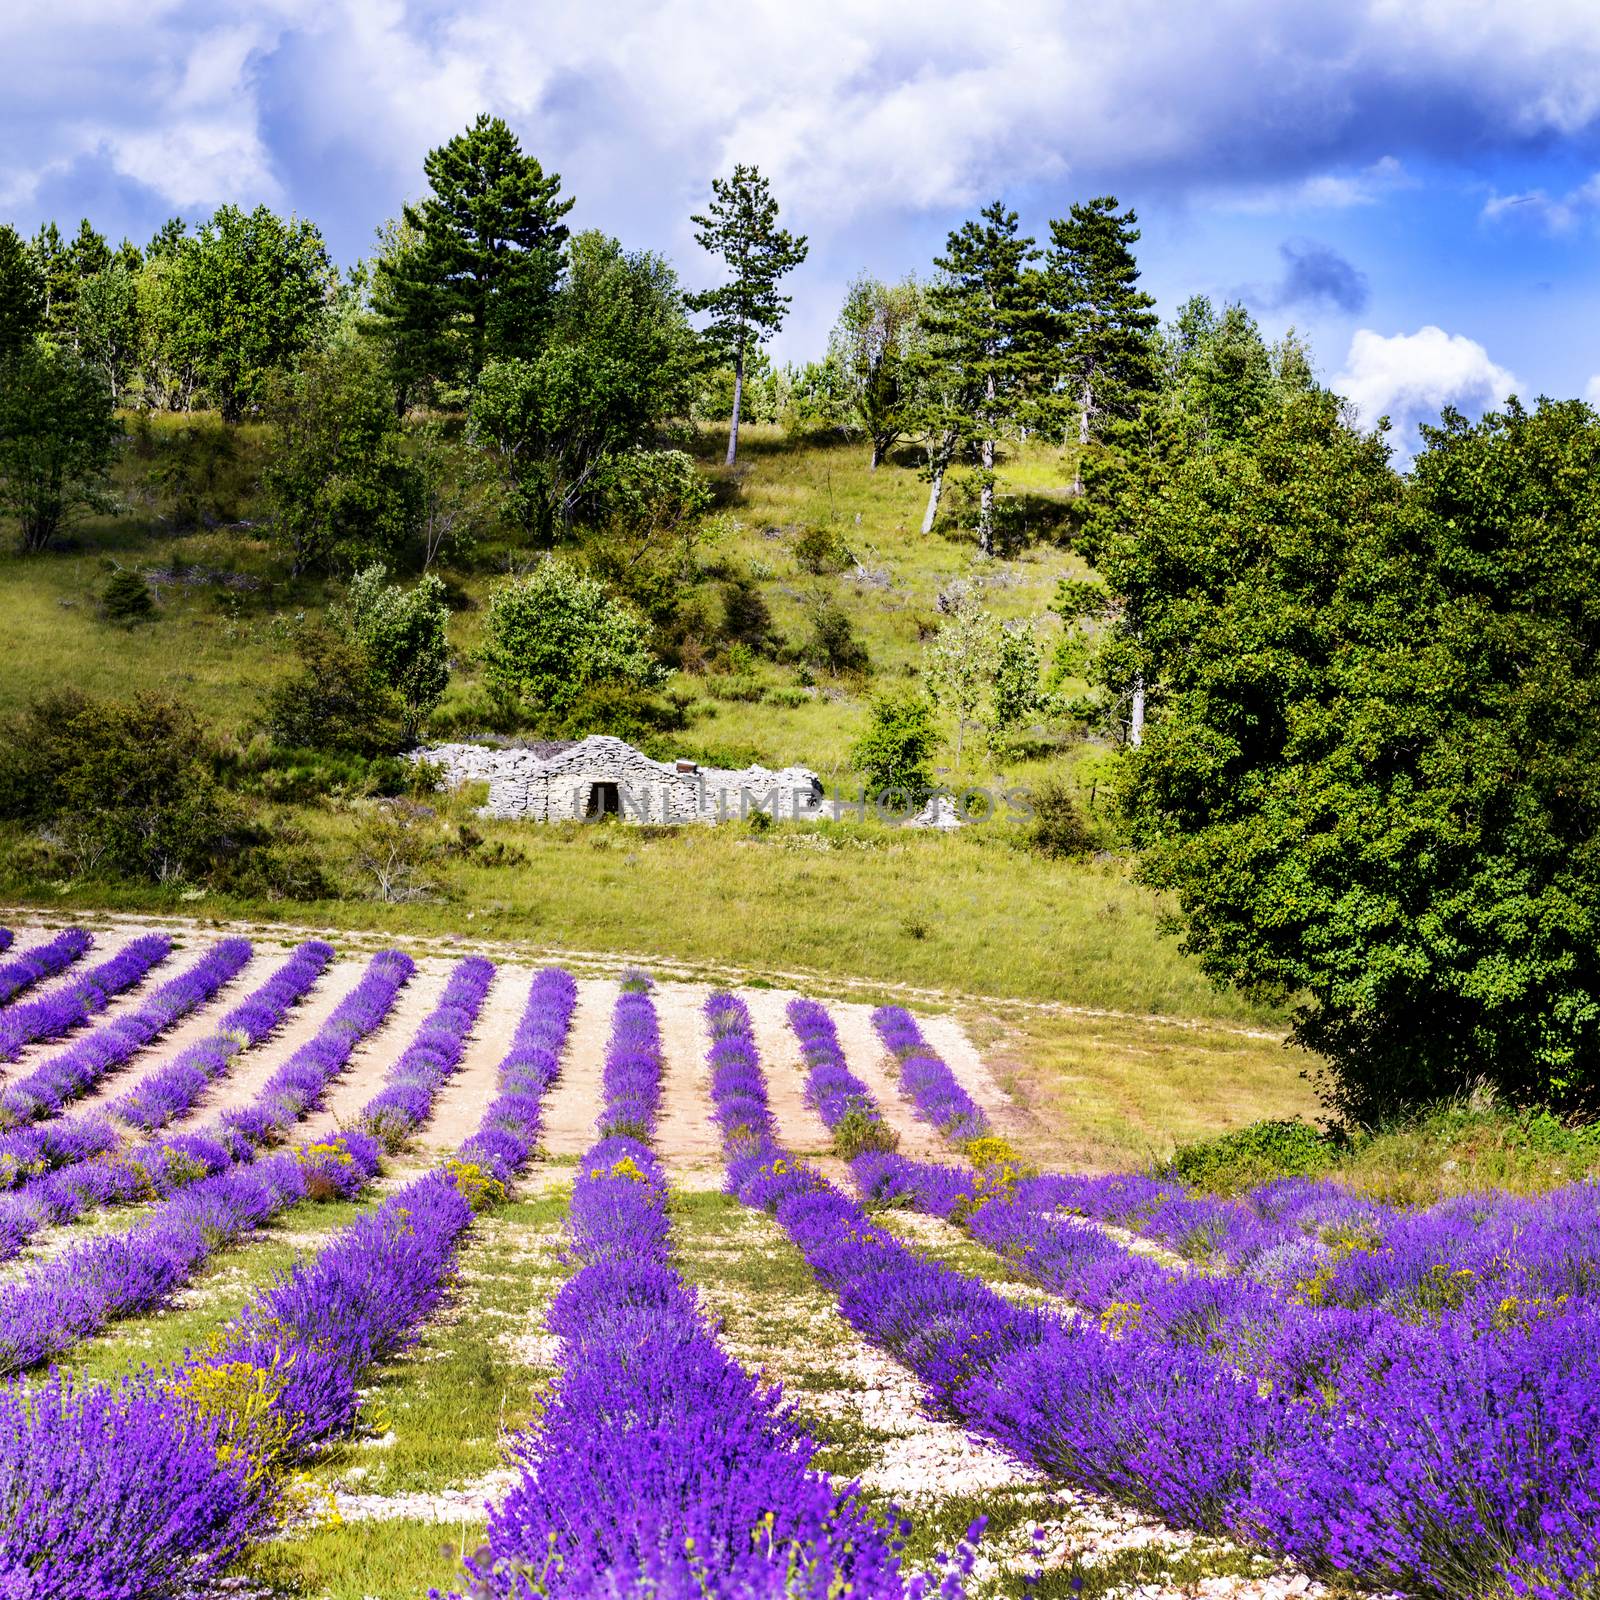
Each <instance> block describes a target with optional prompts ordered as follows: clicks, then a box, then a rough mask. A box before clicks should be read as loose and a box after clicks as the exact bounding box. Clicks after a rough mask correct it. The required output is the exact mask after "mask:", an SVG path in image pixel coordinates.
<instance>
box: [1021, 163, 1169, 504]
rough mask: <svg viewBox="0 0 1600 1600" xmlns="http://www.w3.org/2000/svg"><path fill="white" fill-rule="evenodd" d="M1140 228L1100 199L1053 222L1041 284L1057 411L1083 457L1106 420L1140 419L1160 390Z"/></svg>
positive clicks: (1151, 301) (1129, 214)
mask: <svg viewBox="0 0 1600 1600" xmlns="http://www.w3.org/2000/svg"><path fill="white" fill-rule="evenodd" d="M1137 223H1138V218H1137V217H1136V216H1135V215H1134V213H1133V212H1132V211H1124V212H1120V213H1119V212H1118V210H1117V202H1116V200H1115V198H1113V197H1112V196H1110V195H1102V196H1100V197H1099V198H1098V199H1095V200H1089V201H1086V202H1083V203H1080V204H1075V205H1074V206H1073V207H1072V209H1071V210H1070V211H1069V212H1068V214H1067V215H1066V216H1065V217H1060V218H1057V219H1055V220H1054V221H1052V222H1051V224H1050V247H1049V249H1048V250H1047V251H1046V252H1045V257H1044V265H1043V269H1042V272H1041V276H1040V284H1041V288H1042V291H1043V296H1044V303H1045V310H1046V313H1047V315H1048V318H1049V327H1048V335H1049V338H1050V340H1051V342H1052V344H1053V346H1054V351H1053V360H1052V362H1051V366H1052V367H1053V369H1054V370H1053V373H1052V376H1054V377H1055V378H1056V380H1057V383H1058V384H1059V388H1058V389H1057V390H1056V391H1055V393H1054V395H1053V399H1054V401H1055V406H1054V409H1056V410H1061V409H1065V410H1066V411H1067V412H1068V414H1069V416H1074V419H1075V420H1076V422H1077V435H1078V446H1079V450H1080V452H1081V451H1084V450H1087V449H1088V447H1089V443H1090V440H1091V439H1094V438H1098V437H1099V436H1100V433H1101V431H1102V428H1103V424H1104V422H1105V421H1106V420H1108V419H1113V418H1120V419H1128V418H1131V417H1134V416H1136V415H1137V414H1138V411H1139V408H1140V407H1141V406H1142V405H1144V404H1145V403H1146V402H1148V401H1149V400H1150V399H1151V398H1152V397H1153V395H1154V393H1155V390H1156V386H1157V367H1156V343H1155V331H1156V315H1155V311H1154V309H1153V307H1154V306H1155V300H1154V299H1153V298H1152V297H1151V296H1150V295H1148V294H1146V293H1145V292H1144V291H1143V290H1142V289H1141V288H1140V287H1139V264H1138V262H1137V260H1136V259H1135V257H1134V253H1133V247H1134V245H1135V244H1137V243H1138V240H1139V229H1138V226H1137ZM1081 486H1082V479H1081V477H1080V479H1079V487H1080V488H1081Z"/></svg>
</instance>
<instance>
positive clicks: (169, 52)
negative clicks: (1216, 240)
mask: <svg viewBox="0 0 1600 1600" xmlns="http://www.w3.org/2000/svg"><path fill="white" fill-rule="evenodd" d="M122 10H123V8H120V7H118V6H116V5H114V4H112V3H111V0H61V3H58V4H53V5H51V6H49V7H25V6H16V7H10V8H5V12H4V14H0V58H3V59H5V60H6V61H7V64H8V65H7V83H8V96H7V98H8V101H10V102H11V105H10V108H9V109H7V110H0V192H3V193H16V192H18V189H19V187H20V188H24V189H25V188H26V187H27V186H28V182H29V176H30V175H31V174H37V173H39V172H41V171H42V170H43V169H45V168H46V167H47V166H49V165H50V164H51V163H55V162H59V161H61V160H62V159H68V160H71V159H76V158H87V157H90V156H93V155H95V154H96V153H104V154H105V155H106V156H107V157H108V158H109V160H110V161H111V163H112V164H113V166H114V168H115V170H116V171H117V172H119V173H122V174H124V175H126V176H129V177H132V178H135V179H137V180H138V181H140V182H142V183H146V184H149V185H150V186H151V187H153V188H155V189H157V190H158V191H160V192H161V193H163V194H165V195H167V196H168V197H169V198H170V199H172V200H174V201H179V200H182V201H184V202H185V203H188V202H190V201H192V200H193V199H195V198H198V197H200V196H201V195H202V194H205V193H209V194H211V195H213V196H215V197H218V198H220V197H224V196H226V195H230V194H231V195H238V194H240V193H242V192H243V191H245V190H247V189H250V188H251V187H255V188H257V189H267V188H270V187H271V185H272V184H274V183H277V184H279V185H280V186H286V184H285V173H284V172H283V170H282V164H283V157H282V155H281V152H279V150H278V144H277V138H276V137H275V136H277V135H280V134H281V132H282V130H283V129H289V130H291V131H292V134H293V137H294V138H295V139H297V140H298V141H299V142H300V143H301V145H303V146H305V147H307V151H306V157H305V158H306V159H311V158H314V156H315V154H316V147H317V146H318V145H319V143H320V144H321V145H322V146H323V147H324V148H334V147H338V148H346V149H353V150H358V151H360V152H362V153H364V154H365V155H366V156H368V157H369V159H370V160H371V162H372V163H373V165H374V166H375V167H377V168H379V169H393V170H395V171H397V172H398V171H405V172H414V171H415V168H416V162H417V159H418V158H419V157H420V155H421V154H422V152H423V150H425V149H426V148H427V147H428V145H429V144H431V143H434V142H437V140H438V139H439V138H440V137H441V136H442V135H444V134H445V133H447V132H448V131H450V130H451V129H453V128H455V127H458V126H459V125H460V124H461V123H462V122H463V121H465V119H466V117H467V116H468V115H469V114H470V113H471V112H472V111H474V110H476V109H479V108H481V107H489V108H491V109H496V110H500V111H502V112H504V113H506V114H508V115H510V116H513V117H516V118H518V119H520V120H521V121H522V123H523V125H524V126H528V125H530V124H531V125H532V126H533V129H534V130H535V131H536V130H537V129H538V128H539V127H540V126H543V127H545V128H548V129H559V130H560V132H561V133H562V134H563V135H564V147H563V148H562V149H561V150H559V151H552V152H551V155H552V164H554V165H560V166H564V167H570V166H572V165H573V162H572V158H571V156H570V155H569V154H568V152H569V151H571V150H574V149H577V150H579V151H580V152H581V155H582V159H583V160H584V161H585V163H586V164H592V165H593V167H594V168H596V169H600V168H605V169H606V170H605V175H604V178H603V179H602V180H601V181H615V182H618V183H623V184H626V183H627V182H630V181H631V182H633V183H636V184H637V185H639V186H640V187H641V188H651V189H654V190H659V189H660V187H661V185H662V184H663V183H666V184H668V185H670V186H671V187H672V188H673V189H674V190H676V189H677V188H679V187H684V186H690V185H692V186H693V187H695V188H698V187H699V186H700V185H701V184H702V183H703V181H704V177H705V174H706V173H707V172H708V171H709V170H711V169H714V168H715V167H717V166H719V165H726V164H727V163H728V162H730V161H732V160H733V159H735V158H740V159H752V158H753V159H755V160H757V161H759V162H762V163H763V164H764V165H765V166H766V167H767V168H769V169H770V170H771V171H772V172H773V174H774V176H775V177H776V178H779V179H781V180H782V183H783V185H784V187H785V189H786V191H787V192H788V193H789V194H792V195H793V196H794V197H795V199H796V201H797V202H803V204H804V205H805V206H806V207H808V208H809V209H810V210H811V211H812V212H813V214H815V215H817V216H819V217H823V218H830V217H845V216H858V215H861V214H863V213H869V212H870V211H871V210H872V209H874V208H884V207H886V208H891V209H895V210H898V211H902V212H916V211H919V210H921V209H924V208H929V207H947V206H953V205H964V204H967V203H968V202H970V201H971V200H973V199H974V198H976V197H978V196H980V195H987V194H989V193H990V192H991V191H994V190H996V189H999V188H1004V187H1011V188H1019V187H1022V186H1025V185H1028V184H1030V183H1035V182H1039V181H1041V180H1048V179H1049V178H1050V177H1051V176H1052V175H1055V174H1058V173H1060V172H1061V171H1063V170H1065V169H1073V170H1088V171H1092V172H1094V173H1096V174H1102V173H1111V174H1123V175H1135V174H1142V175H1145V176H1154V177H1156V178H1158V179H1163V180H1170V181H1172V182H1176V183H1178V184H1179V185H1180V186H1185V185H1192V184H1196V183H1199V184H1204V185H1205V186H1206V187H1207V188H1208V189H1209V188H1215V187H1216V183H1217V173H1218V172H1222V173H1224V174H1227V175H1228V176H1227V180H1226V181H1227V183H1228V184H1230V185H1232V186H1233V187H1235V188H1236V189H1237V190H1238V191H1239V192H1241V193H1244V192H1248V191H1250V190H1251V189H1254V190H1256V191H1259V192H1276V193H1279V194H1283V195H1298V197H1299V200H1300V202H1301V203H1303V204H1305V205H1309V206H1318V207H1347V206H1353V205H1361V204H1367V203H1370V202H1371V201H1372V200H1373V199H1374V198H1377V197H1379V196H1381V195H1382V194H1384V193H1387V192H1388V191H1389V190H1390V189H1392V188H1393V187H1395V186H1396V185H1397V184H1398V183H1401V182H1403V181H1404V179H1405V173H1404V167H1403V166H1402V155H1403V154H1405V153H1407V152H1409V151H1410V150H1413V149H1414V150H1416V151H1418V152H1419V153H1421V154H1422V155H1424V156H1428V155H1433V156H1438V157H1441V158H1444V159H1449V158H1450V156H1451V155H1452V154H1454V153H1455V152H1457V151H1458V150H1459V149H1460V148H1461V145H1462V140H1463V129H1464V128H1471V129H1473V130H1475V131H1476V132H1477V134H1478V135H1479V136H1480V137H1481V138H1482V139H1486V140H1488V141H1489V143H1490V144H1491V145H1493V144H1496V143H1503V142H1506V141H1514V140H1517V139H1524V140H1535V139H1537V138H1539V137H1540V136H1543V135H1547V134H1551V133H1555V134H1562V133H1570V132H1573V131H1576V130H1578V129H1581V128H1585V127H1587V126H1589V125H1590V124H1591V123H1592V122H1593V121H1594V120H1595V119H1596V117H1597V116H1600V8H1596V7H1594V6H1592V5H1590V4H1588V3H1586V0H1543V3H1541V4H1538V5H1534V6H1532V7H1519V8H1516V9H1515V10H1514V11H1509V10H1507V9H1506V8H1505V7H1503V6H1500V5H1497V4H1495V3H1494V0H1373V3H1371V4H1369V5H1367V6H1365V7H1352V8H1348V9H1347V10H1346V11H1341V12H1338V13H1334V12H1331V11H1327V10H1323V9H1308V8H1300V7H1282V6H1279V5H1277V4H1274V3H1272V0H1217V3H1216V4H1214V5H1212V6H1210V7H1207V8H1204V9H1203V10H1195V11H1190V10H1184V9H1181V8H1180V9H1176V10H1175V9H1174V8H1172V7H1171V6H1170V5H1169V4H1167V3H1166V0H1085V3H1083V4H1080V5H1078V6H1075V7H1073V8H1071V9H1070V12H1069V11H1068V10H1066V9H1064V8H1062V7H1061V6H1060V5H1059V3H1057V0H976V3H973V0H874V3H871V4H866V5H863V4H861V3H860V0H810V3H808V4H806V5H804V6H795V5H792V4H790V3H788V0H752V3H751V4H749V5H746V6H744V7H741V8H739V9H738V11H737V14H736V15H732V14H730V13H729V12H728V10H727V8H726V7H724V6H721V5H718V4H716V3H714V0H616V3H615V4H613V5H610V6H607V7H605V8H603V14H602V13H597V11H596V10H595V8H594V7H593V6H592V5H589V4H586V3H580V0H551V3H549V4H545V5H541V6H540V7H538V8H537V9H536V10H530V8H529V7H528V6H527V5H526V3H525V0H457V3H455V4H453V5H438V4H433V5H430V4H427V3H416V0H412V3H410V4H407V3H405V0H214V3H212V4H209V5H206V6H204V7H201V6H199V5H197V4H193V3H191V0H149V3H148V4H147V5H146V6H144V7H142V8H141V14H140V25H139V27H138V28H128V27H126V26H125V25H123V24H125V17H124V16H123V14H122ZM573 95H576V97H577V98H578V99H580V100H583V99H584V98H585V97H587V104H588V105H589V106H590V107H591V108H592V109H594V110H596V111H601V112H603V113H604V114H605V116H606V118H607V119H609V120H608V121H606V122H605V123H604V124H602V125H596V124H595V123H594V122H592V121H589V122H586V121H585V119H584V118H583V117H582V116H581V115H578V114H571V115H569V114H565V113H564V112H563V109H562V106H563V98H564V97H568V98H571V97H572V96H573ZM1378 141H1382V142H1381V143H1378ZM1374 143H1376V144H1377V148H1372V146H1373V144H1374ZM1402 146H1403V147H1405V148H1404V149H1402ZM584 176H585V178H586V180H587V179H589V178H590V177H591V174H590V173H589V172H587V171H586V172H585V173H584Z"/></svg>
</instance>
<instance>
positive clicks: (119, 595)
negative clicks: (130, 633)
mask: <svg viewBox="0 0 1600 1600" xmlns="http://www.w3.org/2000/svg"><path fill="white" fill-rule="evenodd" d="M100 604H101V605H102V606H103V607H104V608H105V614H106V620H107V621H109V622H123V623H134V622H143V621H144V620H145V619H146V618H147V617H148V616H149V615H150V614H151V613H152V612H153V611H154V610H155V608H156V601H155V596H154V595H153V594H151V593H150V585H149V584H148V583H146V582H145V581H144V575H143V574H142V573H138V572H135V571H133V569H132V568H131V567H118V568H117V570H116V571H115V572H113V573H112V574H111V576H110V577H109V578H107V579H106V581H105V586H104V588H102V589H101V591H100Z"/></svg>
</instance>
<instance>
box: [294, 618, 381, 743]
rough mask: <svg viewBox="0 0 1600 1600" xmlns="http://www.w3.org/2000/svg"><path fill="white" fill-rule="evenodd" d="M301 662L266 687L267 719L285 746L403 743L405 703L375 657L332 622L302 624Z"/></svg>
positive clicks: (297, 645)
mask: <svg viewBox="0 0 1600 1600" xmlns="http://www.w3.org/2000/svg"><path fill="white" fill-rule="evenodd" d="M295 654H296V656H298V658H299V662H300V665H299V668H298V670H297V671H295V672H292V673H290V674H289V675H288V676H287V677H284V678H280V679H279V680H278V682H277V683H275V684H273V686H272V687H271V688H270V689H269V690H268V691H267V697H266V704H265V707H264V711H263V721H264V723H265V725H266V728H267V731H268V732H269V733H270V734H271V735H272V737H273V739H274V740H275V741H276V742H277V743H278V744H279V745H281V746H283V747H284V748H286V749H291V750H293V749H305V750H334V751H339V750H342V751H349V752H351V753H352V754H354V755H360V756H379V755H392V754H394V753H395V752H396V751H398V750H401V749H403V748H404V747H405V743H406V731H405V728H406V707H405V703H404V702H403V701H402V699H401V698H400V696H399V694H397V693H396V692H395V690H394V689H392V688H390V686H389V685H388V684H387V683H385V682H384V681H383V679H382V677H381V676H380V674H379V673H378V671H377V669H376V668H375V667H374V665H373V662H372V659H371V657H370V656H369V655H368V654H367V652H366V651H365V650H363V649H362V648H361V646H360V645H359V644H357V643H356V642H355V641H354V640H352V639H350V638H348V637H347V636H346V635H345V634H343V633H340V632H337V631H335V630H334V629H332V628H327V627H321V626H313V627H308V628H306V629H304V630H303V631H302V632H301V634H300V636H299V638H298V639H297V640H296V641H295Z"/></svg>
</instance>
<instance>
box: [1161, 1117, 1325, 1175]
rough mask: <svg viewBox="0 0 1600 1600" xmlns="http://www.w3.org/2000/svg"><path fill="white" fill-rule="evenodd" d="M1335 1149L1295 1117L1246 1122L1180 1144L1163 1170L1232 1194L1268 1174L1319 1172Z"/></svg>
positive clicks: (1309, 1126) (1319, 1134)
mask: <svg viewBox="0 0 1600 1600" xmlns="http://www.w3.org/2000/svg"><path fill="white" fill-rule="evenodd" d="M1338 1148H1339V1147H1338V1144H1337V1143H1336V1142H1335V1140H1334V1139H1333V1138H1332V1137H1330V1136H1329V1135H1328V1134H1325V1133H1321V1132H1319V1131H1318V1130H1317V1129H1316V1128H1313V1127H1312V1126H1311V1125H1310V1123H1308V1122H1303V1121H1301V1120H1300V1118H1298V1117H1294V1118H1291V1119H1289V1120H1287V1121H1278V1122H1252V1123H1251V1124H1250V1125H1249V1126H1248V1127H1245V1128H1239V1129H1236V1130H1235V1131H1234V1132H1232V1133H1224V1134H1221V1135H1219V1136H1218V1137H1217V1138H1215V1139H1204V1140H1201V1141H1200V1142H1199V1143H1197V1144H1189V1145H1182V1146H1180V1147H1179V1149H1178V1150H1177V1152H1176V1153H1175V1154H1174V1156H1173V1157H1172V1160H1171V1162H1170V1163H1169V1165H1168V1170H1169V1172H1170V1173H1171V1175H1172V1176H1173V1177H1174V1178H1177V1179H1178V1180H1179V1181H1180V1182H1183V1183H1187V1184H1191V1185H1193V1186H1194V1187H1195V1188H1197V1189H1209V1190H1213V1191H1215V1192H1217V1193H1221V1194H1235V1193H1238V1192H1239V1191H1240V1190H1243V1189H1249V1188H1252V1187H1254V1186H1255V1185H1256V1184H1258V1183H1265V1182H1267V1181H1268V1180H1269V1179H1272V1178H1287V1177H1299V1176H1302V1175H1304V1174H1307V1173H1313V1172H1322V1171H1325V1170H1326V1169H1327V1168H1328V1167H1330V1166H1332V1165H1333V1163H1334V1161H1335V1159H1336V1157H1337V1152H1338Z"/></svg>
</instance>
